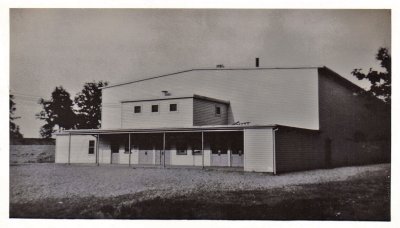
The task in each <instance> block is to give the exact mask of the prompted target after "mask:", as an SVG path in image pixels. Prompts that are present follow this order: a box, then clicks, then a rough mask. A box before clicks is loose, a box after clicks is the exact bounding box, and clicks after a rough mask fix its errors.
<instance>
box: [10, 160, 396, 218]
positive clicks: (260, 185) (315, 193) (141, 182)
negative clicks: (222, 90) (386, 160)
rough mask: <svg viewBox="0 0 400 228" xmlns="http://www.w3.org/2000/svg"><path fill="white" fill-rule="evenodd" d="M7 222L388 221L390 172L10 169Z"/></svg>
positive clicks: (373, 168) (380, 168)
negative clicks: (117, 220) (44, 220)
mask: <svg viewBox="0 0 400 228" xmlns="http://www.w3.org/2000/svg"><path fill="white" fill-rule="evenodd" d="M10 217H19V218H21V217H29V218H136V219H137V218H139V219H140V218H153V219H156V218H167V219H171V218H175V219H307V220H308V219H311V220H313V219H317V220H326V219H329V220H384V221H386V220H389V219H390V165H389V164H380V165H370V166H362V167H344V168H336V169H330V170H314V171H307V172H296V173H289V174H283V175H278V176H273V175H270V174H261V173H244V172H232V171H221V170H219V171H216V170H201V169H177V168H175V169H172V168H171V169H158V168H136V169H132V168H128V167H127V166H110V165H107V166H100V167H96V166H91V165H70V166H68V165H61V164H22V165H12V166H11V167H10Z"/></svg>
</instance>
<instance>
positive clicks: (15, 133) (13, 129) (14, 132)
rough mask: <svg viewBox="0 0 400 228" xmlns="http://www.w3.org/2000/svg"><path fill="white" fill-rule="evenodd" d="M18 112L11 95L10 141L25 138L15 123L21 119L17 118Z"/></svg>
mask: <svg viewBox="0 0 400 228" xmlns="http://www.w3.org/2000/svg"><path fill="white" fill-rule="evenodd" d="M16 110H17V108H16V107H15V102H14V96H13V95H11V94H10V140H13V139H21V138H23V136H22V134H21V132H19V126H18V125H17V124H15V123H14V120H16V119H19V118H21V117H19V116H15V113H14V112H15V111H16Z"/></svg>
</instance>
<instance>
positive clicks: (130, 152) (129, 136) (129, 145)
mask: <svg viewBox="0 0 400 228" xmlns="http://www.w3.org/2000/svg"><path fill="white" fill-rule="evenodd" d="M128 151H129V161H128V163H129V167H131V154H132V151H131V133H129V134H128Z"/></svg>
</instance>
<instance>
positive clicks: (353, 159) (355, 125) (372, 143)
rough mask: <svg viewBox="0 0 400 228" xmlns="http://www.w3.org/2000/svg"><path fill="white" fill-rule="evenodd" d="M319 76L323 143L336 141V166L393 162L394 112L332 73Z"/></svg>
mask: <svg viewBox="0 0 400 228" xmlns="http://www.w3.org/2000/svg"><path fill="white" fill-rule="evenodd" d="M319 72H320V76H319V107H320V108H319V112H320V126H321V139H320V141H321V142H323V141H324V140H326V139H331V140H332V141H331V164H332V166H345V165H359V164H368V163H376V162H388V161H390V109H388V111H385V110H384V109H382V108H381V107H383V104H382V102H380V101H378V100H377V99H369V98H366V97H363V96H360V95H356V92H357V91H358V90H356V89H354V88H352V87H349V86H347V85H346V84H345V83H343V82H342V81H340V80H338V79H337V76H336V75H333V73H332V72H330V71H328V70H325V69H320V70H319ZM357 135H362V137H360V138H359V139H357ZM320 150H322V151H324V150H325V148H324V147H323V146H321V148H320Z"/></svg>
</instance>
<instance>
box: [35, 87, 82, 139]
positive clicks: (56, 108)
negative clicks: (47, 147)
mask: <svg viewBox="0 0 400 228" xmlns="http://www.w3.org/2000/svg"><path fill="white" fill-rule="evenodd" d="M39 104H41V105H42V108H43V110H42V111H41V112H40V113H38V114H36V117H37V118H38V119H40V120H44V121H46V124H44V125H43V126H42V127H41V129H40V135H41V136H42V137H44V138H51V136H52V134H53V133H54V132H56V129H54V128H55V127H58V130H59V131H61V130H65V129H73V128H75V125H76V114H75V113H74V111H73V102H72V100H71V98H70V94H69V93H68V92H67V91H66V90H65V89H64V88H63V87H62V86H59V87H56V88H55V89H54V91H53V92H52V93H51V99H50V100H44V99H43V98H41V99H40V100H39Z"/></svg>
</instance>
